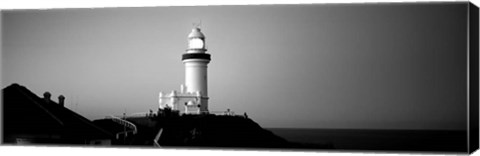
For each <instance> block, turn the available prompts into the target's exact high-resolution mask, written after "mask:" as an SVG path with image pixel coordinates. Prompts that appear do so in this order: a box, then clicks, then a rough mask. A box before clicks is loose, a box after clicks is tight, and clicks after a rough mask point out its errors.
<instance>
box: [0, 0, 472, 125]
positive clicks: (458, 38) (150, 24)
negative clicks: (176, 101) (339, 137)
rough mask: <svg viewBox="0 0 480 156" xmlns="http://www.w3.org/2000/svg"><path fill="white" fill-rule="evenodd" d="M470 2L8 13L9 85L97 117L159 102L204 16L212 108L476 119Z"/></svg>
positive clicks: (291, 114)
mask: <svg viewBox="0 0 480 156" xmlns="http://www.w3.org/2000/svg"><path fill="white" fill-rule="evenodd" d="M466 9H467V3H466V2H463V3H455V4H449V5H445V4H413V5H412V4H389V5H386V4H383V5H380V4H369V5H351V4H343V5H335V4H328V5H259V6H204V7H199V6H198V7H149V8H98V9H53V10H10V11H3V12H2V19H3V21H2V24H3V25H2V31H3V34H2V44H3V46H2V81H3V82H2V88H4V87H6V86H8V85H10V84H11V83H19V84H21V85H24V86H26V87H27V88H29V89H30V90H32V91H33V92H34V93H36V94H37V95H42V94H43V92H45V91H49V92H51V93H52V95H53V97H57V96H58V95H60V94H63V95H65V96H66V107H68V108H70V109H72V110H74V111H76V112H78V113H80V114H82V115H84V116H86V117H87V118H89V119H99V118H103V117H104V116H107V115H112V114H113V115H120V114H122V113H123V112H124V111H125V110H126V111H127V114H131V113H137V112H145V111H148V110H149V109H153V110H156V109H157V108H158V92H160V91H164V92H169V91H171V90H179V88H180V84H182V83H184V67H183V64H182V62H181V55H182V53H184V52H185V49H186V47H187V39H186V38H187V35H188V33H189V32H190V30H191V28H192V23H194V22H198V21H199V20H201V21H202V25H201V28H202V32H203V33H204V34H205V36H206V44H207V48H208V49H209V50H208V53H210V54H211V55H212V61H211V62H210V64H209V66H208V70H209V71H208V78H209V79H208V83H209V84H208V85H209V86H208V87H209V96H210V102H209V107H210V110H211V111H224V110H226V109H227V108H230V109H231V110H233V111H235V112H236V113H237V114H243V112H247V113H248V115H249V117H250V118H252V119H253V120H254V121H256V122H258V123H259V124H260V125H261V126H262V127H298V128H382V129H465V128H466V113H467V111H466V110H467V108H466V85H467V83H466V79H467V78H466V74H467V71H466V50H467V48H466V45H467V39H466V37H467V14H466V13H467V12H466Z"/></svg>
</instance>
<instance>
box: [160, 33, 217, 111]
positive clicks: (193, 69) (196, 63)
mask: <svg viewBox="0 0 480 156" xmlns="http://www.w3.org/2000/svg"><path fill="white" fill-rule="evenodd" d="M206 51H207V49H206V48H205V35H203V33H202V32H201V31H200V28H198V27H196V28H193V29H192V32H190V34H189V35H188V48H187V50H186V53H184V54H183V55H182V62H183V64H184V66H185V85H181V86H180V92H177V91H172V92H171V93H169V94H164V93H162V92H160V94H159V107H160V108H162V109H163V108H165V107H170V108H172V109H173V110H178V111H180V112H181V113H208V99H209V97H208V89H207V65H208V63H209V62H210V54H208V53H205V52H206Z"/></svg>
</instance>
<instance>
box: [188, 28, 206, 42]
mask: <svg viewBox="0 0 480 156" xmlns="http://www.w3.org/2000/svg"><path fill="white" fill-rule="evenodd" d="M188 38H189V39H191V38H201V39H205V36H204V35H203V33H202V32H200V28H193V29H192V32H190V34H188Z"/></svg>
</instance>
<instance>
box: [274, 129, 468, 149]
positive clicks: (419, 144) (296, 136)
mask: <svg viewBox="0 0 480 156" xmlns="http://www.w3.org/2000/svg"><path fill="white" fill-rule="evenodd" d="M267 130H269V131H271V132H273V133H274V134H276V135H278V136H280V137H282V138H284V139H286V140H288V141H291V142H296V143H304V144H325V143H331V144H333V146H334V148H335V149H336V150H337V149H338V150H376V151H379V150H380V151H432V152H436V151H438V152H466V151H467V132H466V131H453V130H452V131H450V130H446V131H443V130H361V129H295V128H267Z"/></svg>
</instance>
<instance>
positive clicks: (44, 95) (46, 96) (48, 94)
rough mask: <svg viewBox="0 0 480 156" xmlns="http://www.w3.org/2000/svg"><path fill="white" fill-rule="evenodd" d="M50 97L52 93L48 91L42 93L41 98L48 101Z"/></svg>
mask: <svg viewBox="0 0 480 156" xmlns="http://www.w3.org/2000/svg"><path fill="white" fill-rule="evenodd" d="M50 97H52V94H50V92H45V93H43V99H44V100H45V102H47V103H50Z"/></svg>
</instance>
